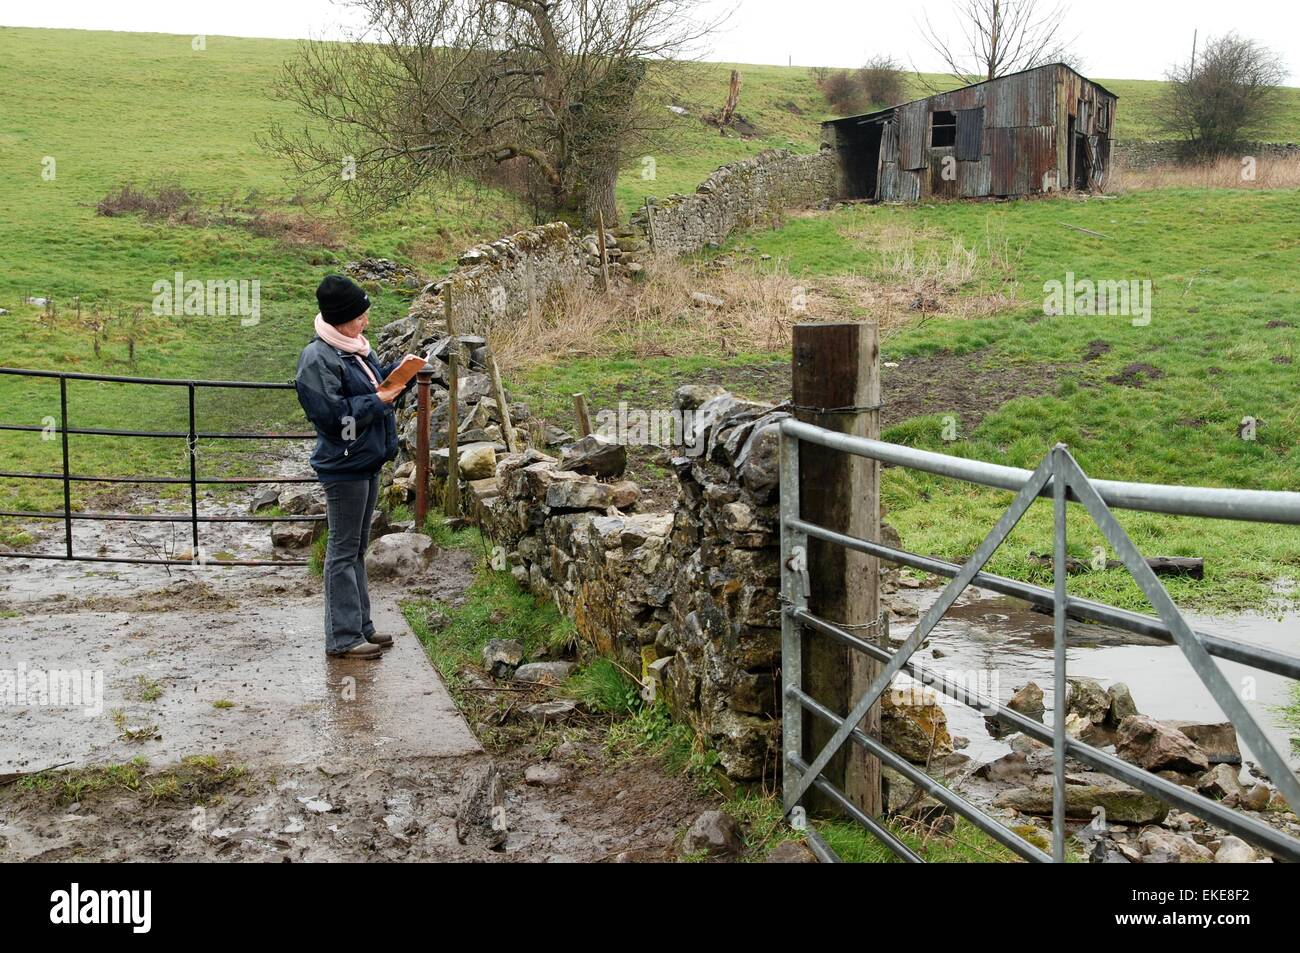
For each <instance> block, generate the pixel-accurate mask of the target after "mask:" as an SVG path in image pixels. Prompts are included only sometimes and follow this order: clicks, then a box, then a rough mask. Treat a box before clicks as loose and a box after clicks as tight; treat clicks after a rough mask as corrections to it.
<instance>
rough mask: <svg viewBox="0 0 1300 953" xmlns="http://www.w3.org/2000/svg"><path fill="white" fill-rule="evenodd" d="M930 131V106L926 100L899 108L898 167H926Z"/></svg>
mask: <svg viewBox="0 0 1300 953" xmlns="http://www.w3.org/2000/svg"><path fill="white" fill-rule="evenodd" d="M929 131H930V108H929V104H928V103H927V102H926V100H924V99H922V100H920V101H918V102H915V103H909V104H908V105H906V106H900V107H899V108H898V167H899V168H900V169H924V168H925V167H926V164H927V163H926V160H925V147H926V146H927V145H929V143H928V141H927V139H926V136H927V135H928V134H929Z"/></svg>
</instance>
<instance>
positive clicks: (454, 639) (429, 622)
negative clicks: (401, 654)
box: [402, 564, 572, 695]
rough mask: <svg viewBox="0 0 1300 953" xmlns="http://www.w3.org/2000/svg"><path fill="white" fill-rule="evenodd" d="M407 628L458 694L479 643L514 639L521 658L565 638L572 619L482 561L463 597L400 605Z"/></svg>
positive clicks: (480, 650) (479, 657) (475, 661)
mask: <svg viewBox="0 0 1300 953" xmlns="http://www.w3.org/2000/svg"><path fill="white" fill-rule="evenodd" d="M402 612H403V613H404V614H405V616H406V621H407V623H409V624H410V626H411V630H412V631H413V632H414V633H415V634H416V636H417V637H419V639H420V642H421V644H422V645H423V646H424V649H425V652H426V653H427V654H428V656H429V659H430V661H432V662H433V664H434V667H435V668H437V669H438V671H439V673H440V674H441V675H442V677H443V679H444V680H445V681H446V682H447V684H448V687H449V688H450V689H451V690H452V692H453V693H455V694H458V695H459V694H461V692H460V690H461V683H462V677H461V675H460V672H461V670H462V669H464V668H465V667H466V666H469V665H475V666H476V665H480V664H481V662H482V653H483V647H484V646H485V645H487V644H488V642H490V641H492V640H493V639H517V640H519V642H521V643H522V644H523V646H524V655H525V658H531V657H535V656H536V654H537V652H538V650H539V649H541V648H543V647H548V648H549V647H550V646H552V645H554V644H555V643H556V642H557V641H558V640H561V639H564V640H567V639H568V637H569V636H568V633H569V632H570V631H571V626H572V623H570V622H569V621H568V620H567V619H565V618H564V617H562V616H561V615H560V613H559V610H557V609H556V608H555V605H554V604H553V603H551V602H543V601H539V600H538V599H536V598H535V597H534V596H532V595H530V594H529V593H526V592H524V591H523V590H521V589H520V588H519V587H518V585H517V584H516V583H515V580H514V577H513V576H511V575H510V573H508V572H504V571H499V570H494V569H492V568H490V566H488V565H486V564H483V565H481V566H480V567H479V569H478V571H477V575H476V576H475V579H474V582H473V583H471V585H470V587H469V589H468V590H466V592H465V601H464V602H463V603H461V604H460V605H458V606H450V605H447V604H446V603H442V602H438V601H435V600H411V601H408V602H404V603H403V604H402Z"/></svg>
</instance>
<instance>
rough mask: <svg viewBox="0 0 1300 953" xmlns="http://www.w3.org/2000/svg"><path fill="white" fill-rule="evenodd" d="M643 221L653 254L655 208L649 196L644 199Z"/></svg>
mask: <svg viewBox="0 0 1300 953" xmlns="http://www.w3.org/2000/svg"><path fill="white" fill-rule="evenodd" d="M645 221H646V232H647V233H648V234H649V236H650V254H652V255H653V254H654V253H655V250H656V249H655V209H654V206H653V205H651V204H650V199H649V198H647V199H646V200H645Z"/></svg>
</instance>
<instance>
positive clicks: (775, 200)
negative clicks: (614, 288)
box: [411, 150, 835, 335]
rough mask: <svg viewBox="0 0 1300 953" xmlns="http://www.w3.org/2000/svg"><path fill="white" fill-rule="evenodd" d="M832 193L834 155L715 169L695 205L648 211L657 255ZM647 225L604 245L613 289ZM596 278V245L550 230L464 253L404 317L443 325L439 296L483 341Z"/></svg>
mask: <svg viewBox="0 0 1300 953" xmlns="http://www.w3.org/2000/svg"><path fill="white" fill-rule="evenodd" d="M834 191H835V164H834V160H833V157H832V153H830V152H829V151H822V152H819V153H815V154H812V155H795V154H794V153H791V152H789V151H786V150H769V151H766V152H762V153H759V154H758V155H756V156H754V157H753V158H750V159H743V160H741V161H739V162H733V163H731V164H729V165H725V166H722V167H721V168H719V169H718V170H717V171H715V172H714V173H713V174H712V175H710V176H709V177H708V179H706V180H705V181H704V182H702V183H701V184H700V186H699V188H697V189H696V191H695V192H694V194H692V195H670V196H669V197H667V198H666V199H663V200H661V201H658V202H657V203H656V204H655V211H654V254H662V255H668V256H674V255H681V254H686V253H689V252H693V251H698V250H699V249H702V248H705V247H707V246H709V245H711V244H721V243H722V242H724V241H726V239H727V237H728V236H729V235H731V233H732V232H734V231H736V230H737V229H740V228H751V227H753V226H755V225H760V224H765V223H768V222H773V221H776V220H779V218H780V215H781V212H782V211H783V210H784V209H786V208H794V207H801V206H811V205H816V204H818V203H821V202H825V201H828V200H829V199H830V198H831V196H832V195H833V194H834ZM650 228H651V226H650V223H649V222H648V221H647V219H646V215H645V212H644V211H642V212H640V213H638V214H636V215H634V216H632V218H631V220H630V221H629V222H628V224H627V225H626V226H625V227H621V228H611V229H610V230H609V231H608V232H607V234H606V236H605V246H606V249H605V250H606V259H607V261H608V263H609V267H610V276H611V279H612V280H615V281H618V280H628V279H631V278H634V277H635V276H636V275H637V274H639V273H641V272H642V271H643V270H644V267H645V264H644V262H645V260H646V259H647V258H648V257H649V255H650V253H651V235H650ZM599 274H600V249H599V246H598V244H597V238H596V236H595V235H579V234H577V233H575V232H574V231H573V230H572V229H571V228H570V227H569V226H568V225H566V224H565V223H564V222H551V223H549V224H546V225H539V226H537V227H535V228H529V229H525V230H524V231H521V232H516V233H515V234H513V235H508V236H504V237H502V238H498V239H496V240H495V241H491V242H484V243H482V244H479V245H475V246H474V247H473V248H470V249H469V250H467V251H466V252H465V253H464V254H463V255H461V256H460V259H459V260H458V262H457V265H456V268H455V269H453V270H452V271H451V273H450V274H448V275H447V276H446V277H445V278H441V279H439V280H438V281H435V282H432V283H431V284H429V285H427V286H425V288H424V289H423V290H422V291H421V292H420V294H419V296H418V297H417V298H416V300H415V302H414V304H413V306H412V309H411V313H412V315H414V316H415V317H416V318H417V319H422V320H425V321H435V322H436V321H440V320H442V316H443V314H444V310H445V309H444V302H445V300H446V295H447V293H448V291H449V290H450V293H451V295H452V297H453V299H454V308H453V310H454V313H455V315H456V322H457V331H458V332H459V333H470V334H477V335H487V334H489V333H490V331H491V329H492V327H493V326H496V325H500V324H502V323H508V322H511V321H516V320H519V319H520V318H522V317H524V316H525V315H528V314H529V313H530V309H532V308H536V307H540V306H542V305H544V303H545V301H546V299H547V298H548V297H549V296H550V295H552V294H555V293H557V292H559V291H562V290H569V291H582V290H585V289H588V288H591V287H593V285H594V283H595V282H596V281H597V276H598V275H599Z"/></svg>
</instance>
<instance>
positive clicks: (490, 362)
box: [486, 345, 519, 453]
mask: <svg viewBox="0 0 1300 953" xmlns="http://www.w3.org/2000/svg"><path fill="white" fill-rule="evenodd" d="M486 350H487V366H488V374H489V376H490V377H491V379H492V399H493V400H495V401H496V402H497V409H498V410H500V411H501V436H503V437H505V440H506V449H507V450H509V451H510V452H511V453H518V452H519V440H518V439H517V438H516V437H515V427H514V424H512V423H511V422H510V407H509V406H508V405H507V404H506V389H505V387H504V386H502V384H501V371H500V369H499V368H498V367H497V357H496V355H495V354H493V353H492V347H491V345H489V346H488V347H487V349H486Z"/></svg>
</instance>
